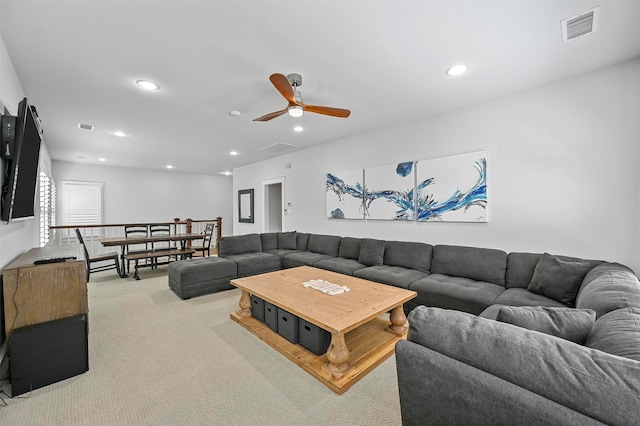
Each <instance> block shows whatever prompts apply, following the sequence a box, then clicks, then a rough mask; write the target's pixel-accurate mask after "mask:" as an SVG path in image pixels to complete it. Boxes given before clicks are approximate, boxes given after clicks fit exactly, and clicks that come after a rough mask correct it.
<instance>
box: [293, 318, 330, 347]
mask: <svg viewBox="0 0 640 426" xmlns="http://www.w3.org/2000/svg"><path fill="white" fill-rule="evenodd" d="M298 343H299V344H300V346H302V347H303V348H305V349H307V350H308V351H311V352H313V353H314V354H315V355H323V354H325V353H327V349H328V348H329V344H330V343H331V333H329V332H328V331H327V330H324V329H322V328H320V327H318V326H317V325H315V324H312V323H310V322H309V321H305V320H303V319H302V318H300V319H299V321H298Z"/></svg>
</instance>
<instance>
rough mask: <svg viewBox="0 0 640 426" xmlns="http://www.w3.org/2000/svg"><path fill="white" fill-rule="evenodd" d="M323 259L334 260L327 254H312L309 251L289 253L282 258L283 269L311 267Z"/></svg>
mask: <svg viewBox="0 0 640 426" xmlns="http://www.w3.org/2000/svg"><path fill="white" fill-rule="evenodd" d="M325 259H335V257H334V256H329V255H328V254H321V253H312V252H310V251H301V252H298V253H291V254H288V255H286V256H285V257H283V258H282V267H283V268H296V267H298V266H312V265H313V264H314V263H316V262H319V261H321V260H325Z"/></svg>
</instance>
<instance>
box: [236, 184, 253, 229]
mask: <svg viewBox="0 0 640 426" xmlns="http://www.w3.org/2000/svg"><path fill="white" fill-rule="evenodd" d="M238 222H244V223H253V189H241V190H239V191H238Z"/></svg>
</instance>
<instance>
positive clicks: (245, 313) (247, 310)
mask: <svg viewBox="0 0 640 426" xmlns="http://www.w3.org/2000/svg"><path fill="white" fill-rule="evenodd" d="M238 306H240V310H239V311H236V313H237V314H238V315H239V316H241V317H250V316H251V296H249V292H248V291H246V290H242V294H241V295H240V303H238Z"/></svg>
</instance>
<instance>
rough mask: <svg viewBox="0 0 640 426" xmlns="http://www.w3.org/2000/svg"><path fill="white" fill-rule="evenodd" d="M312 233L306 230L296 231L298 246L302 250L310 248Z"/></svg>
mask: <svg viewBox="0 0 640 426" xmlns="http://www.w3.org/2000/svg"><path fill="white" fill-rule="evenodd" d="M310 236H311V234H307V233H306V232H296V246H297V249H298V250H300V251H307V250H308V249H309V237H310Z"/></svg>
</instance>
